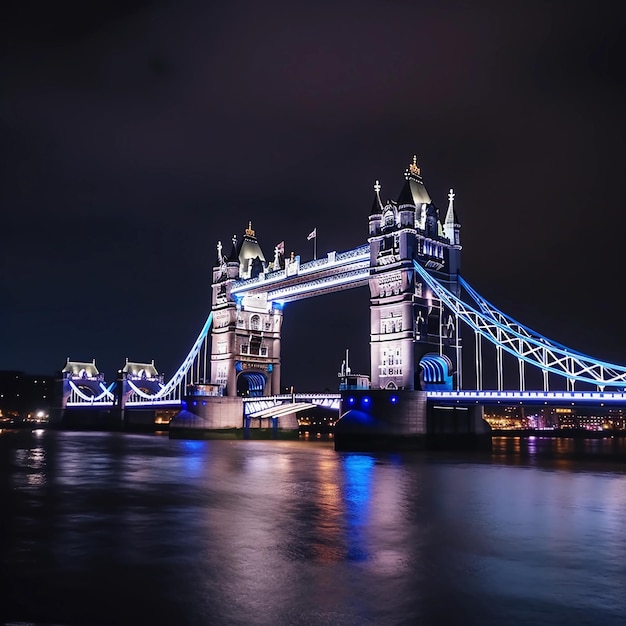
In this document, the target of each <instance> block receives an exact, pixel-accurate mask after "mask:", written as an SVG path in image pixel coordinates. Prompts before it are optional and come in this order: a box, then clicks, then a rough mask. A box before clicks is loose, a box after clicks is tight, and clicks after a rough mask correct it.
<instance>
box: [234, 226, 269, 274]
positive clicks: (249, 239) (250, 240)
mask: <svg viewBox="0 0 626 626" xmlns="http://www.w3.org/2000/svg"><path fill="white" fill-rule="evenodd" d="M238 252H239V254H238V257H239V263H241V265H242V267H247V263H246V262H247V261H248V259H256V257H259V259H261V261H263V263H265V256H264V255H263V250H261V246H260V245H259V242H258V241H257V238H256V235H255V233H254V231H253V230H252V222H248V228H246V230H245V231H244V234H243V239H242V240H241V244H240V245H239V251H238Z"/></svg>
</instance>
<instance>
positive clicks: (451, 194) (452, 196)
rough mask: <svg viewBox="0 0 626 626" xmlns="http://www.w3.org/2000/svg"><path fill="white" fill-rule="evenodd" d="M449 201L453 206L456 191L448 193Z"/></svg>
mask: <svg viewBox="0 0 626 626" xmlns="http://www.w3.org/2000/svg"><path fill="white" fill-rule="evenodd" d="M448 200H449V201H450V204H452V201H453V200H454V191H452V189H450V193H448Z"/></svg>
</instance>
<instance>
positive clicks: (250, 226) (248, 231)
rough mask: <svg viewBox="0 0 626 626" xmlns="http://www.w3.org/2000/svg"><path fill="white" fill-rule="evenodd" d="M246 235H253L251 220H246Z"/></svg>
mask: <svg viewBox="0 0 626 626" xmlns="http://www.w3.org/2000/svg"><path fill="white" fill-rule="evenodd" d="M246 235H249V236H250V237H254V231H253V230H252V222H248V228H246Z"/></svg>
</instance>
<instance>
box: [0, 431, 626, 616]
mask: <svg viewBox="0 0 626 626" xmlns="http://www.w3.org/2000/svg"><path fill="white" fill-rule="evenodd" d="M625 442H626V440H624V439H615V440H610V439H609V440H597V439H596V440H577V441H574V440H563V439H541V438H534V439H530V440H529V439H520V438H510V437H504V438H500V437H498V438H495V439H494V445H493V450H492V451H491V452H480V453H478V452H477V453H470V452H455V453H449V452H403V453H376V454H368V453H350V452H336V451H335V450H334V447H333V444H332V441H321V440H320V441H317V440H310V441H187V440H170V439H169V438H168V436H167V434H130V433H97V432H72V431H54V430H33V431H30V430H19V431H6V430H5V431H0V530H1V533H0V563H1V565H0V600H1V601H0V620H3V623H4V624H29V625H44V624H45V625H46V626H49V625H59V626H70V625H72V626H73V625H87V626H88V625H107V626H111V625H126V624H129V625H135V624H137V625H139V624H141V625H144V624H149V625H152V626H154V625H161V624H163V625H172V626H179V625H180V626H184V625H189V626H195V625H205V624H208V625H214V624H215V625H221V624H224V625H230V624H232V625H240V624H241V625H255V624H259V625H268V626H270V625H272V626H283V625H285V626H287V625H289V626H291V625H303V626H304V625H307V626H315V625H322V624H324V625H326V624H327V625H338V626H339V625H341V626H344V625H359V626H360V625H370V624H371V625H374V624H376V625H383V626H384V625H396V624H398V625H404V624H407V625H412V624H416V625H420V624H423V625H440V624H441V625H443V624H445V625H454V624H463V625H469V626H471V625H474V624H475V625H481V626H483V625H491V624H493V625H498V626H508V625H521V624H529V625H531V624H532V625H533V626H536V625H541V624H546V625H548V624H549V625H556V624H576V625H584V624H590V625H591V624H593V625H595V624H597V625H598V626H600V625H602V626H613V625H618V624H619V625H620V626H623V624H625V623H626V592H625V589H626V464H625V463H624V460H623V459H624V456H623V455H624V451H625V450H626V447H625Z"/></svg>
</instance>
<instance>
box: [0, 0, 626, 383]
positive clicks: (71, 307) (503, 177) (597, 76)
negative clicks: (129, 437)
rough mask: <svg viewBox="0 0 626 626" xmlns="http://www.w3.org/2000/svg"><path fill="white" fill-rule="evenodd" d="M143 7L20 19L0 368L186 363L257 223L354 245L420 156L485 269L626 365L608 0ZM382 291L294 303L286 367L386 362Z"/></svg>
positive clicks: (475, 276) (317, 377) (501, 300)
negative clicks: (587, 6) (377, 325)
mask: <svg viewBox="0 0 626 626" xmlns="http://www.w3.org/2000/svg"><path fill="white" fill-rule="evenodd" d="M126 6H127V5H124V4H121V3H120V4H119V5H116V4H112V5H111V4H106V5H105V4H104V3H96V4H95V5H94V6H93V7H92V11H93V12H92V13H89V14H87V13H85V12H84V11H85V10H84V9H81V8H80V6H79V4H78V3H69V4H66V5H63V6H62V7H61V9H60V10H59V11H58V12H55V11H53V10H52V9H46V8H45V5H44V4H43V3H42V4H41V11H40V12H29V13H28V14H27V13H26V11H25V10H24V9H19V8H15V9H14V11H13V13H12V14H11V15H10V16H9V17H10V19H9V20H7V21H6V23H5V25H4V26H3V29H4V31H3V36H4V37H3V38H4V41H5V42H6V43H5V45H4V46H3V48H2V55H1V57H0V76H1V77H2V80H3V85H4V86H5V88H4V89H3V94H2V95H1V96H0V112H1V113H0V115H1V121H2V128H3V130H4V133H5V136H6V138H7V140H6V141H5V142H3V144H2V156H3V163H4V164H5V167H4V168H3V181H2V192H1V193H2V224H1V228H0V288H1V289H2V294H3V297H2V301H3V306H2V308H1V313H0V316H1V317H0V319H1V321H2V323H1V326H2V335H1V339H2V341H1V347H0V369H4V370H9V369H10V370H13V369H15V370H21V371H25V372H30V373H41V374H46V373H49V374H51V373H54V372H55V371H57V370H60V369H61V368H62V367H63V365H64V363H65V360H66V358H67V357H70V358H71V359H72V360H76V361H84V360H86V361H91V360H92V359H93V358H95V359H96V364H97V366H98V368H99V369H100V371H102V372H104V373H105V374H106V376H107V379H109V380H111V379H112V378H113V377H114V376H115V373H116V371H117V370H118V369H119V368H120V367H121V366H122V365H123V363H124V361H125V359H126V358H129V359H130V360H131V361H145V362H149V361H151V360H152V359H154V361H155V364H156V367H157V369H158V370H159V371H160V372H162V373H164V375H165V376H166V378H167V377H168V376H169V375H171V374H173V373H174V371H175V370H176V369H177V368H178V366H179V365H180V363H181V362H182V360H183V359H184V357H185V356H186V354H187V352H188V350H189V348H190V347H191V345H192V343H193V341H194V340H195V338H196V336H197V334H198V332H199V331H200V328H201V327H202V325H203V323H204V321H205V319H206V316H207V315H208V312H209V310H210V282H211V269H212V267H213V265H214V263H215V259H216V255H217V249H216V246H217V242H218V241H221V242H222V243H223V244H224V245H225V246H226V245H228V244H229V242H230V238H231V237H232V236H233V234H236V235H237V236H238V237H241V234H242V233H243V231H244V229H245V228H246V227H247V226H248V223H249V222H250V221H251V222H252V226H253V228H254V230H255V232H256V234H257V237H258V240H259V242H260V244H261V246H262V249H263V251H264V253H265V256H266V258H268V259H271V258H272V256H273V248H274V246H275V245H276V244H278V243H279V242H281V241H284V242H285V243H284V245H285V252H286V254H289V253H290V252H291V251H294V252H295V253H296V254H299V255H300V256H301V258H302V260H303V261H307V260H311V259H312V258H313V256H314V254H316V255H317V257H318V258H319V257H321V256H324V255H325V254H326V253H327V252H328V251H331V250H337V251H341V250H347V249H350V248H353V247H355V246H357V245H359V244H362V243H364V242H365V241H366V238H367V216H368V213H369V209H370V207H371V203H372V200H373V196H374V191H373V185H374V183H375V182H376V181H377V180H378V181H380V184H381V186H382V191H381V196H382V197H383V198H385V199H386V198H391V199H396V198H397V196H398V194H399V193H400V190H401V188H402V184H403V172H404V169H405V168H406V167H407V166H408V164H409V162H410V160H411V159H412V157H413V155H414V154H415V155H417V156H418V158H419V160H420V166H421V169H422V174H423V180H424V183H425V186H426V188H427V189H428V191H429V193H430V195H431V197H432V198H433V200H434V202H435V204H436V205H437V206H438V207H439V209H440V211H442V212H445V208H446V206H447V195H448V192H449V189H450V188H453V189H454V192H455V196H456V197H455V206H456V210H457V214H458V217H459V220H460V222H461V231H460V237H461V244H462V245H463V252H462V257H461V263H462V265H461V269H462V273H463V276H464V277H465V278H466V279H467V280H468V281H469V283H470V284H472V285H473V286H474V287H475V288H476V289H477V290H478V291H479V292H480V293H481V294H482V295H483V296H485V297H487V298H488V299H490V300H491V301H492V302H493V303H494V304H495V305H496V306H498V308H500V309H501V310H503V311H505V312H506V313H508V314H509V315H511V316H512V317H514V318H515V319H517V320H518V321H520V322H522V323H524V324H526V325H528V326H530V327H532V328H534V329H536V330H538V331H540V332H541V333H542V334H544V335H546V336H547V337H550V338H552V339H554V340H556V341H559V342H561V343H564V344H565V345H567V346H569V347H571V348H572V349H576V350H579V351H581V352H584V353H586V354H589V355H591V356H593V357H596V358H602V359H605V360H607V361H609V362H614V363H618V364H626V333H625V332H624V331H623V330H621V329H620V327H619V324H618V323H617V319H619V317H618V316H619V313H620V310H619V308H618V305H616V304H613V300H614V299H615V297H616V296H615V295H614V294H615V289H616V288H619V284H620V280H619V279H620V270H621V268H622V266H623V255H622V253H621V245H622V244H621V241H622V237H623V227H624V221H625V220H624V216H623V210H622V199H621V195H622V191H621V188H620V187H621V186H620V182H621V170H622V169H623V162H624V158H625V157H624V155H623V154H622V151H621V143H622V138H623V136H624V130H625V128H624V120H623V119H622V114H621V110H622V106H621V105H622V104H623V100H624V89H623V87H624V76H623V70H622V69H621V67H618V64H617V62H616V60H615V59H616V58H618V57H619V48H620V47H621V46H623V45H624V44H623V43H622V42H621V41H620V40H619V39H618V35H619V21H618V20H615V19H614V18H615V15H614V13H613V12H612V9H611V5H610V4H609V3H602V2H600V3H599V4H598V5H597V7H596V8H595V10H594V12H593V14H589V13H588V12H586V11H582V10H581V11H576V10H575V9H576V6H577V5H572V4H571V3H568V4H566V3H556V4H552V5H551V6H550V7H545V6H544V5H543V4H542V3H533V2H530V3H528V2H527V3H523V4H521V3H520V4H517V3H513V4H510V5H507V7H501V6H500V4H498V3H495V2H494V3H488V4H487V5H484V6H483V7H482V8H481V9H473V10H471V11H470V10H469V9H465V8H463V7H462V6H461V4H460V3H459V4H458V5H456V4H453V5H451V8H450V9H447V10H444V9H443V8H437V7H431V6H427V5H424V6H421V5H419V4H418V5H415V4H413V3H412V4H410V5H408V4H407V5H404V4H403V3H396V4H393V5H390V4H388V3H385V4H383V3H378V2H365V3H359V4H356V3H352V2H343V3H339V4H336V5H332V6H331V5H328V6H325V5H318V6H315V7H308V8H306V9H303V8H295V7H293V6H291V5H290V4H288V3H281V2H277V3H272V4H270V5H267V6H264V7H263V8H261V7H258V6H257V5H255V4H253V3H245V2H244V3H240V4H239V5H237V7H221V8H219V9H215V8H208V7H206V6H204V5H202V3H194V2H183V3H168V2H163V3H160V4H159V5H158V6H157V7H152V6H150V5H148V4H147V3H146V4H142V3H137V4H135V5H133V7H132V8H130V9H129V8H126ZM98 9H99V10H100V12H99V14H98V16H97V17H96V12H97V10H98ZM81 11H82V12H81ZM314 229H315V232H316V237H315V238H314V240H313V241H311V240H307V236H308V235H309V234H310V233H311V232H312V231H313V230H314ZM314 245H315V246H316V249H314ZM368 302H369V295H368V292H367V289H359V290H355V291H347V292H343V293H338V294H333V295H331V296H325V297H322V298H318V299H312V300H307V301H302V302H297V303H292V304H289V305H287V306H286V308H285V322H284V324H285V325H284V331H283V381H282V382H283V384H285V385H291V384H292V385H295V386H296V387H297V388H300V389H302V388H303V387H306V385H307V383H310V385H311V387H312V390H313V389H317V388H325V387H328V388H330V389H331V390H334V389H333V387H332V384H333V383H336V384H337V383H338V381H337V378H336V374H337V372H338V371H339V368H340V366H341V360H342V359H343V357H344V354H345V350H346V349H349V350H350V355H351V365H352V367H353V370H354V371H359V372H363V371H364V370H365V372H364V373H367V370H368V367H369V308H368ZM318 346H322V347H321V348H320V347H318Z"/></svg>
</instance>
